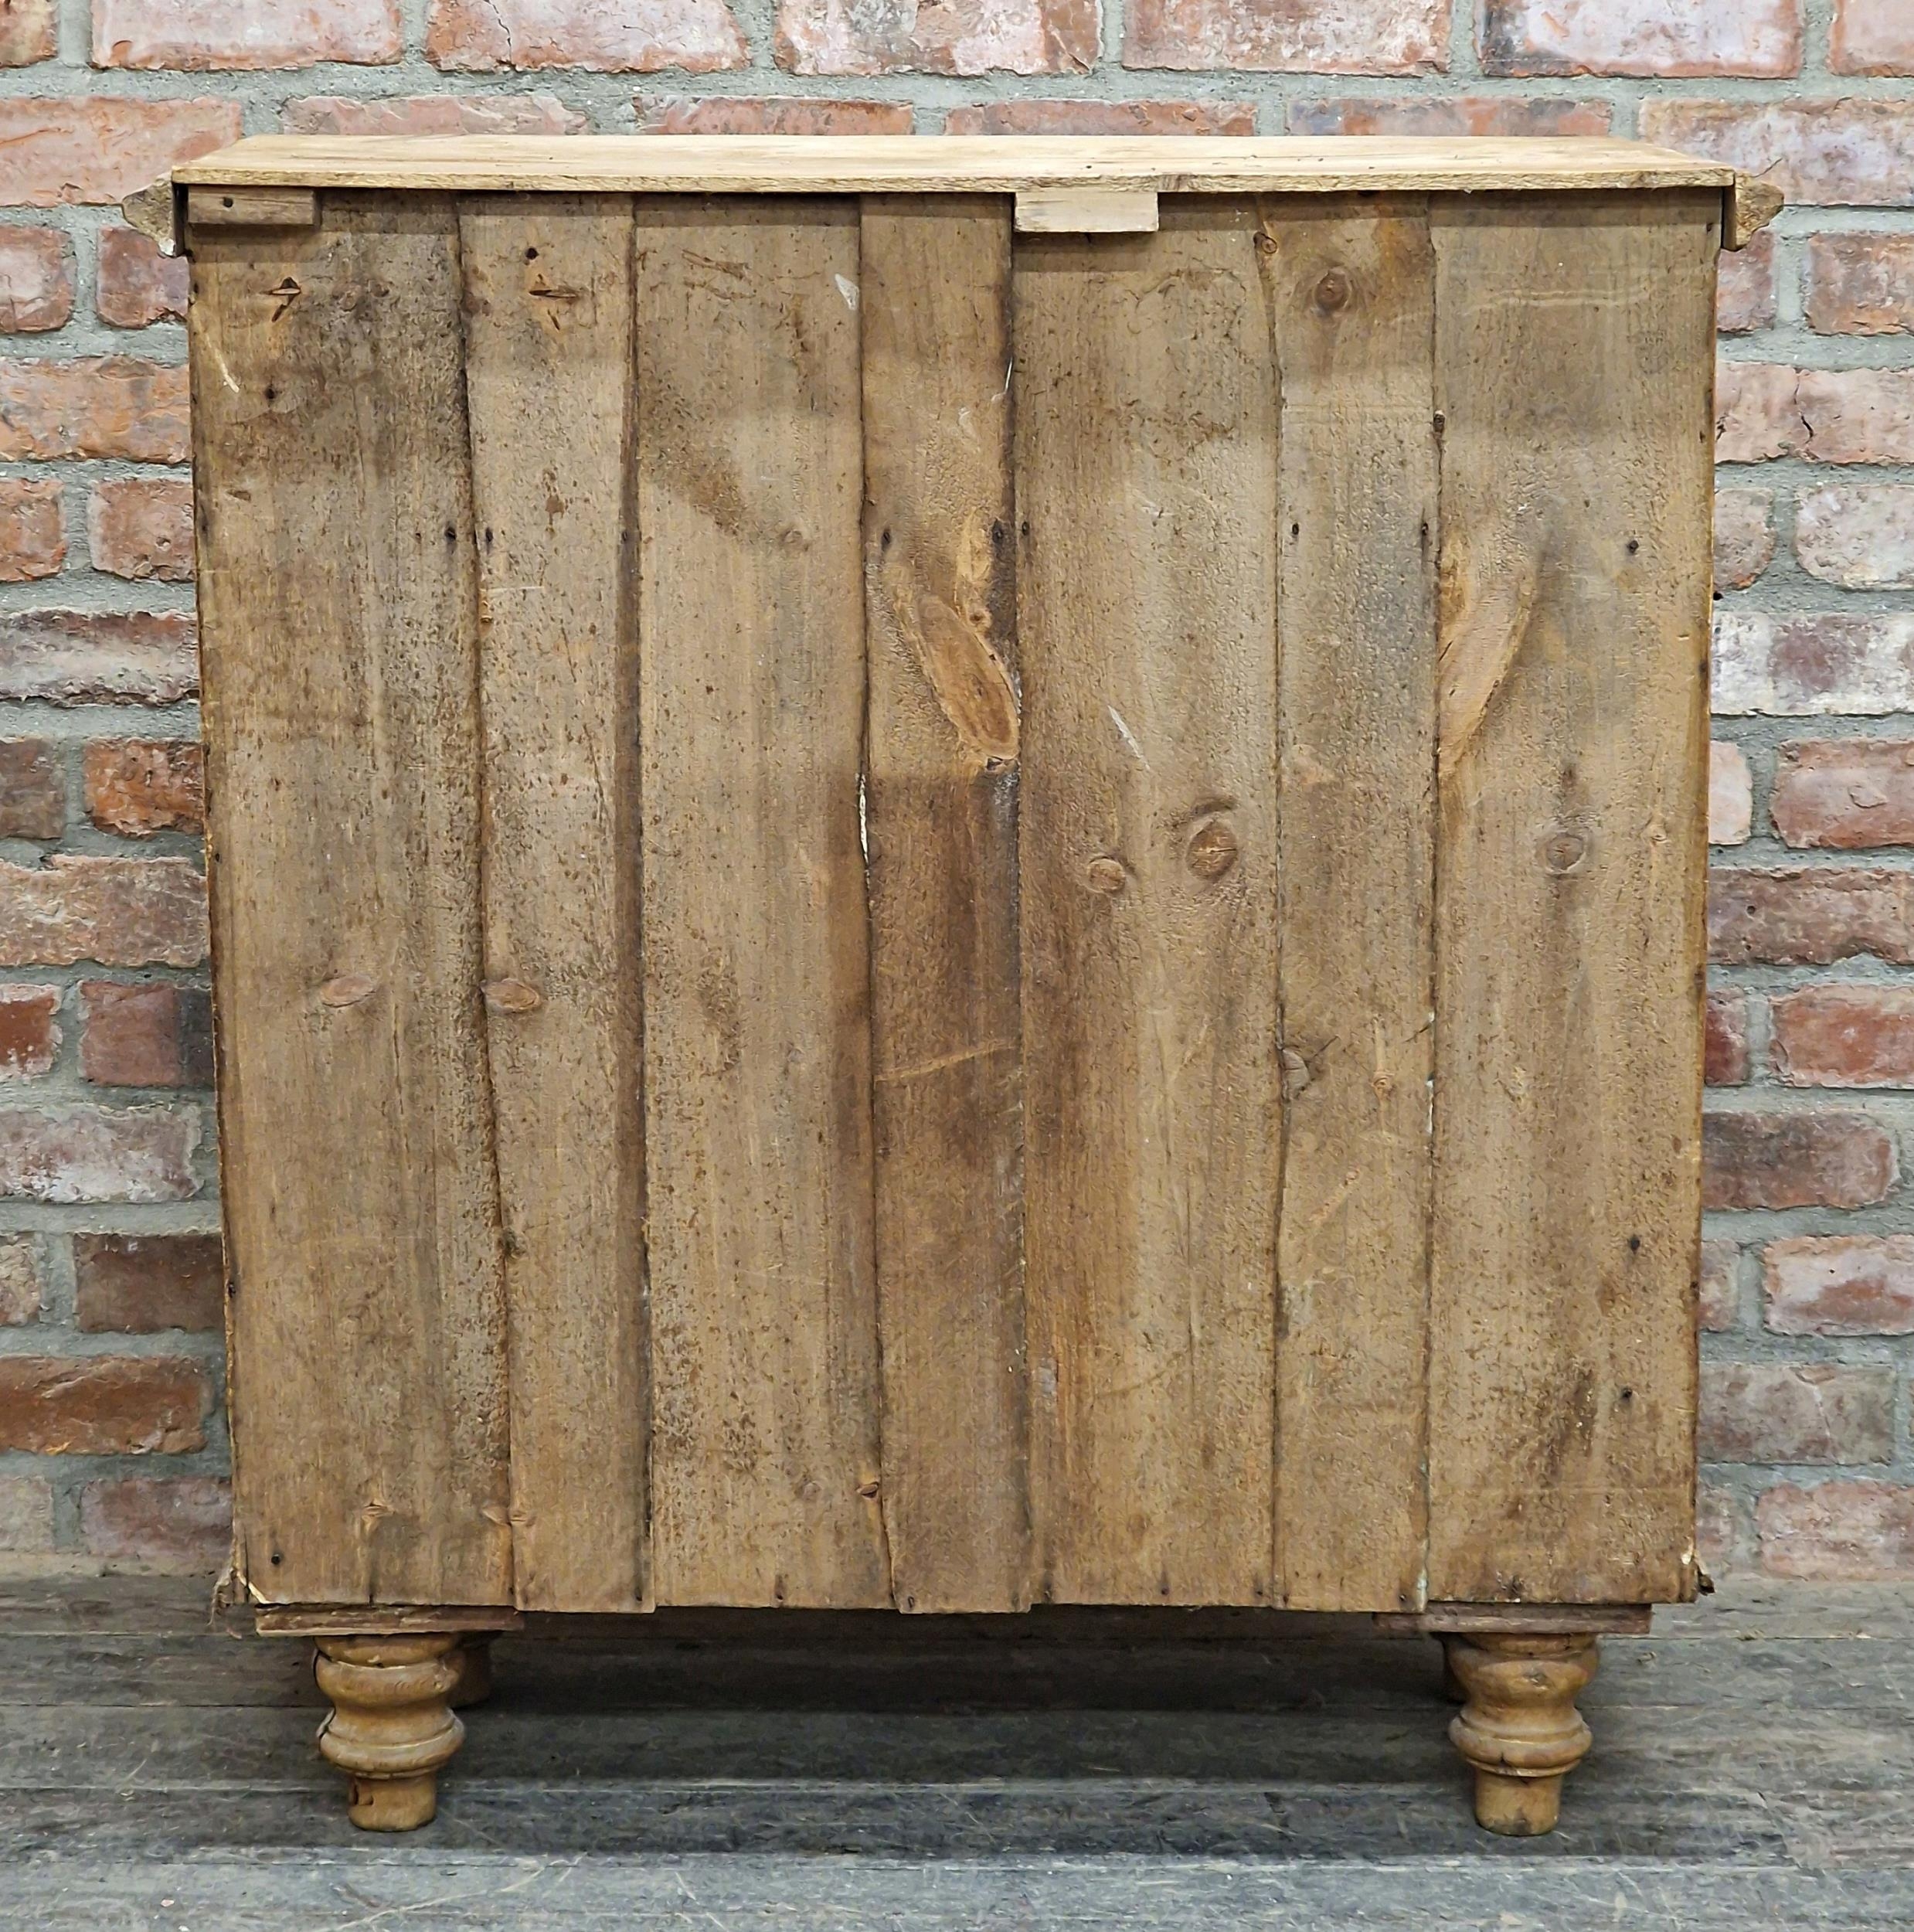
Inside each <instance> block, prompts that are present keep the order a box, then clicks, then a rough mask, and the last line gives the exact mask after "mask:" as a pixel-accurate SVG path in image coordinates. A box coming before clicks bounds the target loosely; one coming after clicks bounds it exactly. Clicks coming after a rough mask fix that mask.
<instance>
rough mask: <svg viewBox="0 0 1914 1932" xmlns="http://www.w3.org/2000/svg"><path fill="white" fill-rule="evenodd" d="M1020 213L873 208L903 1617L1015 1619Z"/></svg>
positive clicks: (1025, 1558) (877, 873)
mask: <svg viewBox="0 0 1914 1932" xmlns="http://www.w3.org/2000/svg"><path fill="white" fill-rule="evenodd" d="M1010 251H1011V229H1010V218H1009V209H1008V206H1007V205H1006V204H1005V202H1003V201H1001V199H998V200H991V199H984V198H981V197H980V198H978V199H964V198H959V197H955V196H952V197H947V198H943V199H939V200H937V201H930V200H926V199H923V198H922V197H911V198H905V197H899V198H897V199H874V200H871V201H867V202H865V204H864V208H863V222H862V264H863V266H862V280H861V284H860V313H861V315H862V318H863V327H864V388H863V410H864V471H865V481H864V488H865V532H864V534H865V594H866V600H867V611H868V619H867V629H868V645H867V648H868V651H869V689H870V695H869V728H868V733H867V743H866V747H865V785H866V788H867V794H868V797H867V815H868V821H869V829H868V835H867V843H868V846H869V858H868V868H869V893H870V916H871V937H872V961H871V985H872V1074H873V1102H872V1104H873V1109H874V1116H875V1136H876V1160H877V1165H876V1199H875V1209H876V1240H877V1284H878V1295H879V1322H880V1329H881V1333H882V1341H883V1351H882V1352H883V1502H884V1514H885V1520H886V1524H887V1525H888V1526H889V1540H890V1552H891V1563H892V1572H893V1594H894V1596H895V1599H896V1604H897V1607H899V1609H901V1610H916V1611H940V1610H977V1611H983V1610H1014V1609H1021V1608H1022V1607H1025V1605H1027V1604H1028V1602H1029V1600H1030V1577H1029V1566H1030V1530H1029V1498H1028V1490H1027V1481H1026V1468H1027V1432H1026V1423H1025V1395H1024V1301H1023V1201H1022V1193H1023V1190H1022V1172H1021V1162H1022V1142H1023V1121H1022V1040H1021V1039H1020V1036H1019V1027H1020V1019H1019V1014H1018V971H1017V819H1016V804H1017V769H1018V694H1017V688H1016V684H1015V617H1016V613H1015V570H1014V565H1015V505H1014V501H1013V495H1014V492H1013V490H1012V488H1011V451H1010V386H1011V383H1010V258H1011V257H1010Z"/></svg>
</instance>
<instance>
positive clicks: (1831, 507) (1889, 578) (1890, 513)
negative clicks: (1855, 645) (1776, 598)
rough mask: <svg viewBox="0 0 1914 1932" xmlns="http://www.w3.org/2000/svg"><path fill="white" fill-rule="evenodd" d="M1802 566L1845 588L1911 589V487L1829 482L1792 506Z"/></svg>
mask: <svg viewBox="0 0 1914 1932" xmlns="http://www.w3.org/2000/svg"><path fill="white" fill-rule="evenodd" d="M1794 553H1795V555H1796V556H1798V557H1799V558H1800V560H1801V568H1802V569H1803V570H1805V571H1807V573H1808V574H1809V576H1810V577H1819V578H1820V579H1821V580H1822V581H1823V582H1824V583H1838V584H1839V585H1841V587H1842V588H1843V589H1844V590H1908V589H1910V588H1914V485H1909V484H1906V483H1849V484H1836V483H1831V484H1827V485H1824V486H1823V487H1822V488H1820V489H1817V490H1810V491H1808V492H1806V493H1805V494H1804V495H1802V496H1801V497H1800V499H1799V500H1798V501H1797V504H1796V505H1795V515H1794Z"/></svg>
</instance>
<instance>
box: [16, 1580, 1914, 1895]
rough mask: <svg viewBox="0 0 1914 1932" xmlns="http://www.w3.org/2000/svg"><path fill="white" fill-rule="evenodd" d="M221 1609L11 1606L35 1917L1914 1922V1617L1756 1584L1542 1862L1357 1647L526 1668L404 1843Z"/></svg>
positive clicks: (1334, 1632) (1590, 1772)
mask: <svg viewBox="0 0 1914 1932" xmlns="http://www.w3.org/2000/svg"><path fill="white" fill-rule="evenodd" d="M1023 1628H1024V1629H1025V1631H1026V1632H1029V1633H1031V1634H1025V1635H1022V1636H1020V1637H1018V1638H1014V1639H1009V1638H1005V1636H1002V1635H980V1634H977V1630H976V1628H975V1626H974V1625H957V1624H932V1623H931V1622H930V1621H929V1620H923V1621H913V1622H911V1623H909V1624H904V1623H901V1622H899V1621H896V1620H892V1621H890V1622H889V1623H880V1624H862V1623H859V1624H855V1625H853V1626H851V1627H848V1628H847V1627H846V1626H845V1624H842V1623H838V1624H828V1625H820V1624H818V1623H816V1622H811V1623H809V1624H805V1623H804V1622H802V1621H799V1620H797V1619H796V1618H791V1619H790V1620H789V1621H787V1622H786V1623H784V1624H777V1623H772V1624H770V1625H769V1626H768V1630H769V1633H770V1635H772V1636H775V1637H777V1638H778V1640H779V1641H777V1643H776V1644H775V1645H773V1644H772V1643H770V1641H767V1624H766V1623H765V1622H763V1621H754V1622H753V1623H751V1624H749V1625H746V1626H740V1627H734V1629H733V1633H732V1634H729V1635H726V1634H725V1633H723V1632H722V1631H719V1632H714V1631H713V1630H712V1625H711V1624H710V1622H709V1621H706V1622H705V1624H702V1626H694V1625H692V1624H688V1623H685V1622H683V1621H680V1622H678V1623H676V1624H666V1623H665V1622H664V1621H662V1620H661V1621H659V1622H658V1624H657V1625H656V1626H655V1627H654V1628H651V1629H649V1630H646V1629H644V1628H642V1627H640V1628H638V1630H637V1634H635V1635H634V1636H632V1637H630V1638H627V1639H625V1640H624V1641H622V1642H612V1641H607V1640H606V1639H605V1638H603V1637H601V1636H600V1635H599V1634H597V1633H596V1632H590V1633H586V1634H569V1635H561V1634H546V1633H540V1634H536V1635H532V1636H527V1637H524V1638H514V1639H510V1640H507V1641H501V1644H500V1645H499V1648H498V1679H499V1689H498V1696H497V1697H496V1698H495V1700H494V1702H492V1703H491V1704H490V1705H488V1706H485V1707H484V1708H482V1709H478V1710H475V1711H473V1712H471V1713H468V1714H467V1716H468V1722H469V1730H470V1736H469V1738H468V1740H467V1744H466V1746H465V1748H464V1751H463V1753H461V1756H460V1757H459V1758H458V1759H457V1760H456V1761H455V1763H454V1766H453V1767H452V1768H451V1770H450V1774H449V1775H448V1776H447V1778H446V1780H445V1781H444V1798H443V1802H442V1804H441V1807H440V1815H439V1818H438V1821H437V1824H436V1825H433V1826H432V1827H430V1828H429V1829H427V1831H425V1832H422V1833H420V1834H418V1835H415V1836H413V1837H411V1838H405V1839H400V1840H385V1839H376V1838H367V1837H365V1836H362V1835H359V1834H358V1833H356V1832H353V1831H352V1828H350V1827H349V1826H348V1825H347V1824H346V1822H345V1813H344V1809H343V1806H342V1802H341V1793H340V1781H339V1780H338V1777H337V1774H335V1773H333V1772H332V1771H331V1770H328V1768H327V1767H325V1766H324V1765H323V1764H321V1762H320V1761H319V1760H318V1757H317V1755H316V1754H315V1753H314V1750H313V1749H312V1743H311V1736H312V1730H313V1725H314V1719H315V1716H316V1712H317V1709H318V1700H317V1698H316V1695H315V1693H314V1690H313V1688H312V1685H311V1676H310V1672H309V1668H308V1660H307V1654H306V1647H305V1646H304V1645H301V1644H298V1643H295V1642H293V1641H289V1640H285V1639H266V1638H250V1637H246V1638H240V1637H236V1636H235V1635H233V1634H229V1633H228V1632H227V1631H225V1630H223V1629H220V1628H210V1627H209V1624H208V1621H207V1618H206V1613H205V1611H204V1608H203V1604H202V1593H201V1592H200V1591H199V1590H198V1589H197V1588H196V1587H191V1588H189V1587H182V1586H181V1585H179V1584H178V1583H161V1582H155V1581H149V1580H127V1579H122V1580H112V1581H98V1580H88V1581H85V1582H70V1581H69V1582H59V1583H36V1584H30V1585H29V1584H15V1585H12V1586H9V1587H0V1786H3V1787H4V1798H0V1925H6V1926H13V1925H19V1926H21V1927H35V1928H45V1929H46V1932H82V1929H83V1932H136V1929H137V1932H161V1929H162V1928H164V1929H165V1932H176V1929H178V1928H187V1929H188V1932H348V1928H350V1929H351V1932H371V1929H372V1928H376V1932H494V1928H505V1927H513V1928H521V1927H522V1928H528V1929H532V1928H535V1929H538V1932H542V1929H543V1928H546V1927H559V1926H564V1927H573V1926H577V1927H603V1928H606V1929H607V1932H610V1928H611V1927H614V1926H615V1927H618V1928H620V1932H624V1929H625V1928H632V1929H633V1932H651V1929H652V1928H662V1927H684V1928H691V1927H701V1928H706V1932H709V1928H713V1927H747V1928H753V1929H759V1928H761V1929H762V1932H879V1928H883V1932H891V1928H898V1929H899V1932H903V1928H908V1929H909V1932H955V1929H956V1928H958V1927H964V1928H991V1932H994V1929H995V1928H999V1927H1002V1928H1006V1929H1008V1928H1011V1927H1015V1928H1018V1932H1039V1928H1041V1929H1042V1932H1050V1929H1051V1928H1065V1927H1069V1928H1079V1927H1094V1926H1104V1925H1109V1926H1121V1927H1124V1928H1126V1932H1152V1929H1154V1928H1158V1927H1161V1928H1164V1932H1168V1928H1171V1927H1174V1928H1175V1932H1225V1929H1226V1928H1227V1929H1228V1932H1239V1929H1240V1928H1243V1927H1280V1928H1285V1929H1286V1932H1287V1928H1292V1927H1293V1928H1296V1932H1305V1929H1306V1932H1334V1928H1338V1927H1364V1928H1369V1927H1376V1928H1382V1927H1389V1928H1398V1927H1399V1928H1402V1932H1410V1929H1411V1928H1413V1929H1414V1932H1423V1928H1426V1927H1431V1926H1440V1927H1451V1926H1455V1927H1462V1926H1467V1927H1493V1928H1495V1932H1567V1929H1569V1928H1576V1927H1589V1928H1593V1927H1598V1926H1599V1927H1603V1928H1605V1929H1612V1928H1614V1927H1637V1926H1639V1927H1654V1928H1657V1932H1661V1928H1668V1927H1679V1928H1683V1929H1684V1932H1687V1929H1688V1928H1695V1929H1697V1932H1699V1929H1702V1928H1707V1929H1708V1932H1712V1929H1713V1928H1717V1927H1719V1928H1722V1929H1723V1932H1725V1929H1726V1928H1729V1927H1733V1928H1735V1932H1746V1929H1747V1928H1751V1927H1762V1928H1766V1927H1776V1926H1789V1927H1792V1926H1803V1927H1807V1926H1812V1927H1854V1928H1857V1932H1858V1929H1859V1928H1864V1927H1865V1928H1866V1929H1867V1932H1882V1929H1883V1928H1885V1927H1892V1926H1902V1925H1907V1924H1909V1923H1914V1719H1911V1716H1910V1689H1911V1688H1914V1672H1911V1671H1910V1670H1909V1663H1908V1658H1909V1642H1910V1639H1911V1638H1914V1593H1899V1594H1898V1596H1897V1594H1896V1593H1892V1592H1889V1591H1885V1590H1880V1591H1875V1590H1844V1591H1840V1592H1833V1591H1819V1592H1814V1593H1810V1592H1807V1591H1805V1590H1800V1589H1799V1588H1798V1587H1797V1588H1795V1589H1792V1590H1785V1591H1784V1590H1780V1589H1776V1588H1773V1587H1765V1588H1760V1589H1750V1588H1747V1587H1743V1588H1742V1589H1741V1590H1739V1591H1735V1590H1729V1591H1726V1592H1725V1593H1724V1594H1723V1595H1722V1596H1721V1597H1717V1598H1715V1599H1714V1600H1712V1602H1708V1603H1704V1604H1701V1605H1699V1606H1698V1607H1695V1609H1693V1610H1691V1611H1680V1612H1675V1613H1664V1617H1663V1618H1662V1619H1661V1624H1660V1627H1659V1628H1657V1631H1656V1634H1654V1636H1653V1637H1652V1638H1643V1639H1632V1640H1624V1639H1613V1640H1610V1641H1609V1643H1608V1645H1607V1646H1606V1663H1605V1666H1604V1669H1603V1675H1602V1676H1601V1678H1600V1680H1599V1681H1598V1682H1597V1683H1596V1685H1595V1687H1594V1689H1593V1691H1592V1692H1590V1693H1589V1696H1588V1697H1587V1699H1586V1700H1585V1702H1584V1706H1583V1708H1584V1709H1585V1710H1586V1713H1587V1715H1588V1716H1589V1719H1590V1721H1591V1722H1592V1723H1593V1726H1594V1728H1595V1733H1596V1748H1595V1754H1594V1756H1593V1757H1592V1758H1591V1759H1590V1760H1589V1763H1588V1764H1586V1766H1585V1767H1583V1770H1581V1771H1579V1773H1577V1774H1576V1777H1574V1778H1573V1779H1572V1781H1571V1782H1570V1785H1569V1794H1568V1798H1567V1802H1566V1804H1565V1806H1564V1809H1563V1824H1562V1829H1561V1831H1560V1832H1559V1833H1558V1834H1556V1835H1555V1836H1554V1837H1553V1838H1548V1839H1543V1840H1537V1841H1532V1842H1522V1843H1518V1842H1504V1841H1499V1840H1495V1839H1492V1838H1487V1836H1485V1835H1483V1834H1481V1833H1480V1832H1477V1831H1476V1830H1475V1829H1474V1827H1473V1825H1471V1824H1470V1821H1469V1818H1468V1815H1467V1802H1466V1795H1465V1787H1464V1780H1463V1777H1462V1774H1461V1771H1460V1765H1459V1764H1458V1762H1457V1760H1456V1758H1455V1757H1454V1755H1453V1753H1452V1751H1451V1750H1450V1747H1449V1746H1448V1744H1447V1741H1446V1740H1445V1738H1444V1736H1443V1730H1444V1726H1445V1724H1446V1723H1447V1718H1448V1715H1449V1711H1448V1707H1447V1706H1446V1705H1445V1704H1444V1702H1443V1699H1442V1696H1441V1692H1440V1675H1439V1671H1438V1666H1437V1658H1436V1649H1435V1646H1434V1645H1433V1644H1431V1643H1430V1642H1428V1641H1426V1640H1422V1639H1413V1638H1381V1637H1378V1636H1376V1635H1375V1634H1372V1632H1371V1631H1370V1630H1369V1629H1368V1627H1367V1625H1366V1624H1363V1623H1361V1622H1358V1621H1349V1622H1346V1623H1342V1622H1333V1621H1331V1620H1328V1619H1322V1618H1296V1619H1292V1620H1289V1621H1287V1622H1284V1621H1281V1620H1277V1619H1266V1620H1264V1621H1263V1622H1262V1623H1260V1624H1243V1625H1242V1626H1241V1627H1240V1628H1241V1629H1242V1631H1243V1633H1244V1634H1236V1635H1226V1636H1219V1637H1211V1638H1205V1639H1204V1640H1202V1641H1188V1639H1187V1638H1186V1637H1184V1636H1179V1637H1177V1638H1173V1639H1171V1640H1170V1641H1158V1642H1156V1643H1153V1644H1151V1645H1147V1646H1145V1645H1141V1644H1138V1643H1137V1642H1135V1641H1133V1637H1134V1632H1133V1631H1132V1630H1131V1629H1130V1628H1127V1627H1126V1626H1125V1625H1124V1624H1122V1623H1121V1622H1120V1621H1107V1622H1105V1623H1104V1624H1101V1625H1100V1626H1092V1627H1091V1628H1090V1629H1089V1630H1088V1631H1086V1628H1085V1626H1084V1625H1083V1624H1081V1623H1079V1624H1076V1625H1074V1626H1073V1627H1072V1631H1071V1632H1070V1634H1068V1636H1067V1639H1066V1640H1064V1641H1059V1640H1058V1639H1057V1638H1055V1637H1054V1636H1045V1634H1043V1631H1042V1625H1041V1624H1035V1625H1030V1624H1026V1625H1025V1626H1023ZM1185 1628H1186V1629H1187V1628H1189V1627H1188V1626H1186V1627H1185Z"/></svg>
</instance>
